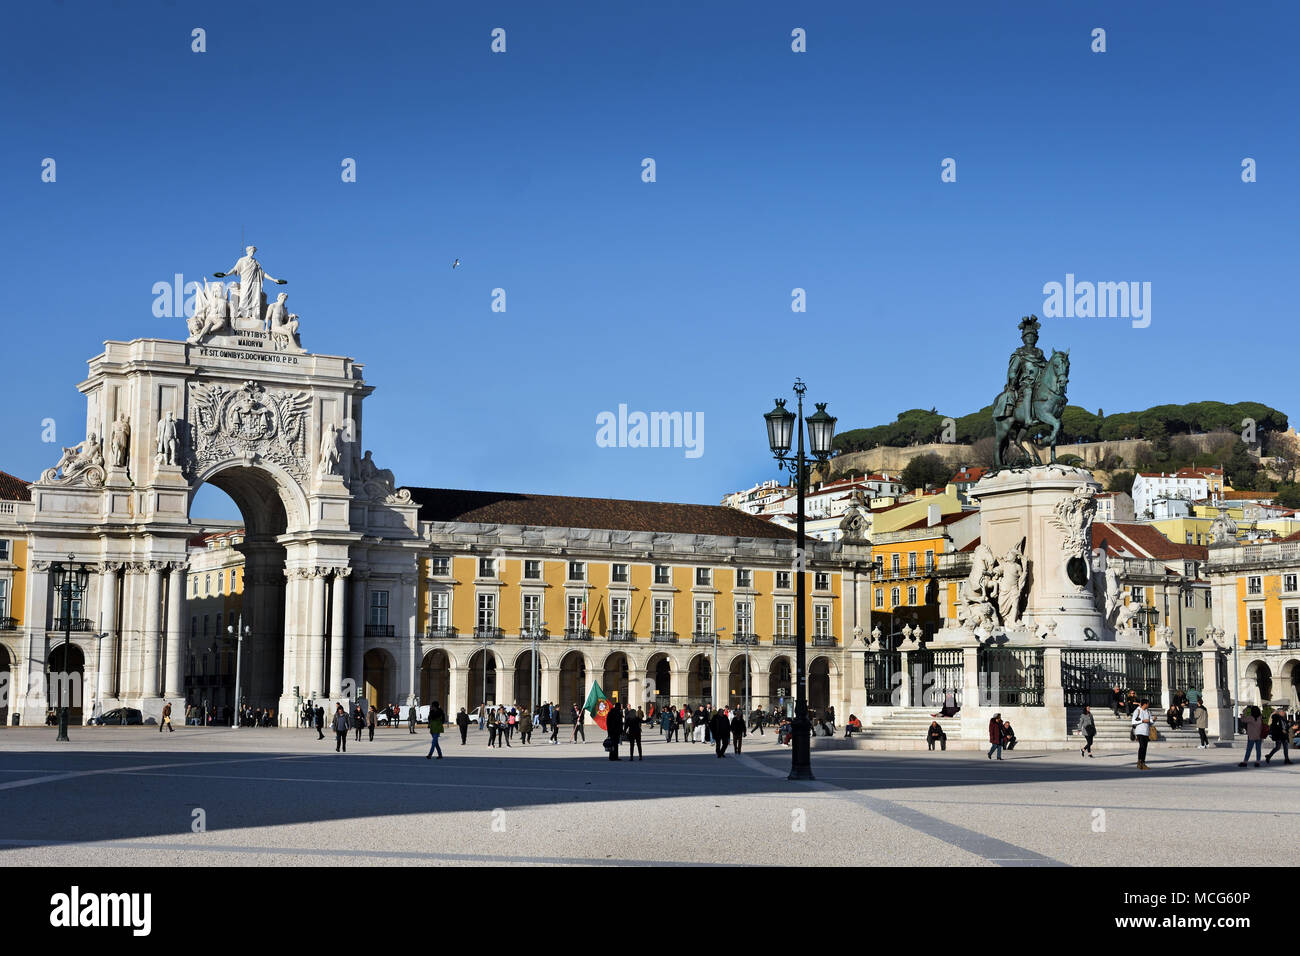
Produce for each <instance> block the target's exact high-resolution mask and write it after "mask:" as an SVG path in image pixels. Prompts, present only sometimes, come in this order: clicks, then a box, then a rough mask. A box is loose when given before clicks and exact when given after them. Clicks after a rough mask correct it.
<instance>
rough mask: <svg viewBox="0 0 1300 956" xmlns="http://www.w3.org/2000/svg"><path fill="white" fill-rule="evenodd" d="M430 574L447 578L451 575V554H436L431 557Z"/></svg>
mask: <svg viewBox="0 0 1300 956" xmlns="http://www.w3.org/2000/svg"><path fill="white" fill-rule="evenodd" d="M429 575H430V576H431V577H436V578H445V577H449V576H450V575H451V556H450V555H447V554H435V555H434V556H433V557H431V558H430V559H429Z"/></svg>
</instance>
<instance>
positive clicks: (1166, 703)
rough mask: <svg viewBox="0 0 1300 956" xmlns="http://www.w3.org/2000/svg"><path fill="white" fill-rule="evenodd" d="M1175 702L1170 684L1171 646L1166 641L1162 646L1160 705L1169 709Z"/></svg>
mask: <svg viewBox="0 0 1300 956" xmlns="http://www.w3.org/2000/svg"><path fill="white" fill-rule="evenodd" d="M1166 642H1167V638H1166ZM1173 703H1174V692H1173V690H1172V689H1171V688H1170V686H1169V646H1168V643H1166V644H1165V645H1164V646H1163V647H1161V648H1160V706H1161V708H1163V709H1164V710H1166V711H1167V710H1169V708H1170V707H1172V706H1173Z"/></svg>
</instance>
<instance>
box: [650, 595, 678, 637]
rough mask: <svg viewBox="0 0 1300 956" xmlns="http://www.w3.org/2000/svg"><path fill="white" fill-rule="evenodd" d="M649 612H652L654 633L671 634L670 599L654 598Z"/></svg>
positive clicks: (671, 614)
mask: <svg viewBox="0 0 1300 956" xmlns="http://www.w3.org/2000/svg"><path fill="white" fill-rule="evenodd" d="M651 611H652V612H653V617H652V620H653V622H654V625H653V626H654V632H655V633H656V634H671V633H672V631H673V601H672V598H655V599H654V604H653V606H652V607H651Z"/></svg>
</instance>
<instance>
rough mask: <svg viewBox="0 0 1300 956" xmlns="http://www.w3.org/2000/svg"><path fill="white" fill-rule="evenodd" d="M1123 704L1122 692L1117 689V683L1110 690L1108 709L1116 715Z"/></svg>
mask: <svg viewBox="0 0 1300 956" xmlns="http://www.w3.org/2000/svg"><path fill="white" fill-rule="evenodd" d="M1123 706H1124V692H1123V691H1122V690H1120V689H1119V685H1118V684H1117V685H1116V686H1115V689H1114V690H1112V691H1111V692H1110V709H1111V711H1113V712H1114V714H1115V716H1116V717H1118V716H1119V709H1120V708H1121V707H1123Z"/></svg>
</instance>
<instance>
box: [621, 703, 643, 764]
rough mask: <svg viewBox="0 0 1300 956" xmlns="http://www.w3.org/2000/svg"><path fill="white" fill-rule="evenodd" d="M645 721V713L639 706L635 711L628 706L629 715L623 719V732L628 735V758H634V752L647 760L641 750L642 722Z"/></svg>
mask: <svg viewBox="0 0 1300 956" xmlns="http://www.w3.org/2000/svg"><path fill="white" fill-rule="evenodd" d="M644 722H645V714H643V713H642V712H641V708H640V707H638V708H637V709H636V710H635V711H633V710H632V709H631V708H628V712H627V717H626V718H625V719H624V721H623V733H625V734H626V735H627V759H628V760H633V759H635V758H634V757H633V754H640V756H641V759H642V760H645V754H644V753H643V752H642V750H641V724H642V723H644Z"/></svg>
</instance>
